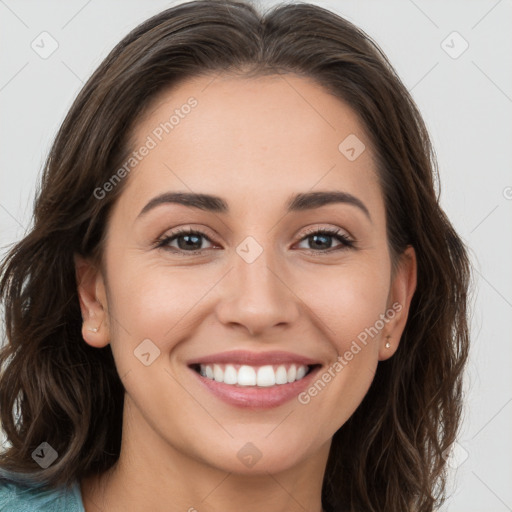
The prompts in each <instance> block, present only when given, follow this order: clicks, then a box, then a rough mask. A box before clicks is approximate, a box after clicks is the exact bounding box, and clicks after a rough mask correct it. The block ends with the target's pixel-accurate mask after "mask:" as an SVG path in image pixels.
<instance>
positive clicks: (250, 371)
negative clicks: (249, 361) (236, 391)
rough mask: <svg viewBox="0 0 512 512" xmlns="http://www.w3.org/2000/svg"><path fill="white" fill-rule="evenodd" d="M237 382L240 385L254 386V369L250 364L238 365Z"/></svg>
mask: <svg viewBox="0 0 512 512" xmlns="http://www.w3.org/2000/svg"><path fill="white" fill-rule="evenodd" d="M237 384H239V385H240V386H256V371H255V370H254V368H253V367H252V366H245V365H244V366H240V370H238V382H237Z"/></svg>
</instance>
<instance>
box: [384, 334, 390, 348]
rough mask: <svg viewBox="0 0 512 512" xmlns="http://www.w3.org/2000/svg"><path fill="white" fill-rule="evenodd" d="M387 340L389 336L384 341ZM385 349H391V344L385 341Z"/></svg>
mask: <svg viewBox="0 0 512 512" xmlns="http://www.w3.org/2000/svg"><path fill="white" fill-rule="evenodd" d="M389 338H391V336H386V340H389ZM385 347H386V348H390V347H391V343H389V341H386V345H385Z"/></svg>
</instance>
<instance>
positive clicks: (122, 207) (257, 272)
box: [77, 75, 415, 473]
mask: <svg viewBox="0 0 512 512" xmlns="http://www.w3.org/2000/svg"><path fill="white" fill-rule="evenodd" d="M191 98H193V99H191ZM172 116H173V117H172ZM166 123H167V124H166ZM135 140H136V142H135V145H134V148H133V149H134V151H137V155H138V156H134V158H135V159H136V165H134V166H133V167H131V168H130V171H129V174H128V175H127V176H126V177H124V178H122V179H125V180H127V183H126V184H125V185H126V187H125V188H124V190H123V192H122V194H121V196H120V198H119V200H118V201H117V202H116V204H115V206H114V208H113V211H112V215H111V217H110V219H109V224H108V226H107V230H108V231H107V234H108V236H107V238H106V244H105V250H104V269H105V274H102V273H101V272H98V273H97V274H89V275H91V276H93V277H92V278H90V279H89V280H87V279H85V277H84V276H85V270H86V269H87V268H88V266H87V262H84V261H83V260H80V259H77V269H78V272H79V275H80V276H82V278H83V281H82V286H81V287H80V288H79V290H80V298H81V302H82V311H83V314H84V320H85V326H84V329H83V336H84V339H85V340H86V341H87V342H88V343H89V344H91V345H93V346H96V347H100V346H104V345H106V344H107V343H109V342H110V344H111V346H112V351H113V354H114V358H115V362H116V366H117V370H118V373H119V375H120V376H121V378H122V381H123V384H124V386H125V389H126V394H127V396H126V402H125V403H126V407H127V408H128V410H129V414H128V415H125V423H126V422H129V424H128V425H126V424H125V426H124V428H125V429H130V432H132V433H137V434H136V435H138V436H139V438H140V439H144V443H145V448H146V449H150V448H149V447H150V446H152V447H155V446H159V447H160V448H161V447H162V446H163V447H169V448H170V449H173V450H179V451H180V452H181V453H182V454H186V455H188V456H190V457H192V458H193V459H195V460H196V461H202V462H204V463H206V464H208V465H211V466H214V467H217V468H222V469H223V470H225V471H229V472H238V473H244V472H245V473H255V472H259V471H262V472H263V471H269V472H276V471H280V470H284V469H286V468H289V467H292V466H294V465H296V464H299V463H301V461H305V460H307V459H308V458H310V457H312V456H313V455H314V454H318V453H320V452H322V453H323V454H326V453H327V450H328V448H329V445H330V441H331V437H332V436H333V434H334V433H335V432H336V431H337V430H338V429H339V428H340V427H341V426H342V425H343V424H344V423H345V422H346V421H347V419H348V418H349V417H350V416H351V415H352V414H353V412H354V411H355V409H356V408H357V406H358V405H359V404H360V403H361V401H362V399H363V397H364V396H365V394H366V392H367V390H368V388H369V386H370V384H371V382H372V379H373V377H374V373H375V371H376V367H377V364H378V362H379V360H383V359H386V358H388V357H390V356H391V355H392V354H393V353H394V351H395V350H396V348H397V344H398V342H399V339H400V335H401V333H402V330H403V327H404V325H405V320H406V316H407V311H408V307H409V302H410V299H411V296H412V293H413V292H414V287H415V260H414V253H413V251H412V250H409V251H407V253H406V257H404V258H403V261H402V263H403V264H402V265H401V266H400V267H399V269H398V271H397V272H396V274H395V275H392V272H391V260H390V253H389V250H388V244H387V238H386V222H385V207H384V200H383V195H382V192H381V190H380V187H379V185H378V182H377V176H376V174H375V165H374V161H373V156H372V153H371V148H370V142H369V140H368V139H367V137H366V136H365V133H364V131H363V126H362V124H360V122H359V120H358V118H357V117H356V115H355V113H354V112H353V111H352V110H351V109H350V108H349V107H348V106H347V105H346V104H344V103H342V102H340V101H339V100H338V99H336V98H335V97H333V96H331V95H329V94H328V93H326V92H325V91H324V90H323V89H322V88H321V87H319V86H318V85H317V84H315V83H313V82H312V81H309V80H306V79H304V78H300V77H298V76H295V75H286V76H283V77H278V76H267V77H264V78H257V79H254V78H252V79H246V78H233V77H229V76H227V75H221V76H218V77H216V78H214V77H213V76H206V77H201V78H196V79H194V80H191V81H188V82H186V83H182V84H181V85H180V86H179V87H176V88H175V89H173V90H172V91H170V92H166V93H165V94H162V95H161V96H160V97H159V98H158V100H157V101H156V102H154V103H153V105H152V107H151V108H150V109H149V110H148V112H147V114H146V116H145V117H144V119H143V120H142V121H141V122H140V123H139V124H138V125H137V127H136V131H135ZM144 147H145V148H146V149H142V148H144ZM134 162H135V160H134V161H132V164H133V163H134ZM123 174H124V173H122V172H121V173H120V174H118V177H122V175H123ZM117 181H118V180H117ZM112 183H115V181H112ZM113 186H114V185H112V184H111V187H113ZM103 190H104V191H106V192H105V193H109V191H110V187H109V186H108V185H107V186H105V187H104V188H103ZM102 193H103V192H102ZM177 193H181V194H183V196H181V199H182V200H183V203H180V202H178V200H179V199H180V196H172V194H177ZM196 194H200V195H204V196H208V197H196ZM335 194H338V195H335ZM98 196H100V193H98ZM210 196H211V197H210ZM155 198H159V199H158V200H156V201H155ZM173 198H174V199H173ZM98 200H102V199H98ZM178 230H185V233H184V234H183V233H182V234H177V231H178ZM322 230H324V231H328V233H322ZM188 231H192V232H193V233H192V234H190V233H189V234H187V232H188ZM319 231H320V233H318V232H319ZM89 270H90V269H89ZM98 325H100V328H99V330H98V332H96V333H94V332H91V331H88V330H87V327H95V326H98ZM387 336H389V338H387ZM386 342H389V344H390V347H389V348H386ZM201 365H202V366H201ZM201 370H202V373H203V375H201V374H200V372H201ZM304 371H308V372H309V373H307V374H306V375H305V376H303V374H304ZM301 377H302V378H301ZM297 379H298V380H297ZM224 381H226V382H224Z"/></svg>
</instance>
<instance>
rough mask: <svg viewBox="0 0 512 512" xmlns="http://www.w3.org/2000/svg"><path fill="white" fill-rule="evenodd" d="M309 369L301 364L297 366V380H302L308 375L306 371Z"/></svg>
mask: <svg viewBox="0 0 512 512" xmlns="http://www.w3.org/2000/svg"><path fill="white" fill-rule="evenodd" d="M307 371H308V369H307V367H306V366H299V367H298V368H297V376H296V377H295V380H300V379H302V378H303V377H304V375H306V372H307Z"/></svg>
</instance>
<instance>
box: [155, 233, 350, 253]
mask: <svg viewBox="0 0 512 512" xmlns="http://www.w3.org/2000/svg"><path fill="white" fill-rule="evenodd" d="M341 231H342V230H341V229H328V228H322V229H312V230H309V231H307V232H306V233H305V234H304V236H303V237H302V238H301V239H300V240H299V242H302V241H303V240H304V239H307V238H308V237H310V236H312V235H328V236H332V237H334V238H336V239H337V240H338V241H339V242H341V246H339V247H337V248H336V247H334V248H332V247H331V248H330V249H327V250H325V251H324V250H319V251H314V250H311V249H310V250H308V249H304V250H306V252H308V253H309V254H313V255H315V256H317V255H323V254H326V253H327V254H330V253H332V252H334V251H340V250H347V249H355V242H354V241H353V240H351V239H350V238H349V237H348V236H347V235H345V234H342V233H341ZM180 235H198V236H201V237H203V238H205V239H206V240H208V241H209V242H210V243H212V244H213V243H215V242H213V241H212V240H211V239H210V238H209V237H208V236H207V235H206V234H205V233H203V232H202V231H198V230H193V229H191V228H177V229H176V231H174V232H173V233H171V234H170V235H168V236H165V237H163V238H159V239H158V240H157V241H156V244H155V245H156V247H155V248H157V249H159V248H161V249H164V250H166V251H170V252H172V253H175V254H180V255H183V256H185V255H187V256H194V255H198V254H201V252H203V251H204V250H206V249H199V250H197V251H184V250H183V249H177V248H175V247H173V248H171V247H169V246H168V244H169V243H170V242H172V241H173V240H174V239H176V238H178V237H179V236H180Z"/></svg>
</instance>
